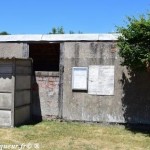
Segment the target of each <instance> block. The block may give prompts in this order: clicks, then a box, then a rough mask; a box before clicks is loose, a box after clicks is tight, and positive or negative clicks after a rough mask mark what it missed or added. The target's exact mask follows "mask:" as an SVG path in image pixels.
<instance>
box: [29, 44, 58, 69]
mask: <svg viewBox="0 0 150 150" xmlns="http://www.w3.org/2000/svg"><path fill="white" fill-rule="evenodd" d="M59 55H60V43H40V44H35V43H31V44H29V57H30V58H32V59H33V70H34V71H59Z"/></svg>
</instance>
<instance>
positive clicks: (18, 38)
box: [0, 33, 120, 42]
mask: <svg viewBox="0 0 150 150" xmlns="http://www.w3.org/2000/svg"><path fill="white" fill-rule="evenodd" d="M119 35H120V34H118V33H106V34H18V35H0V42H31V41H32V42H38V41H39V42H40V41H47V42H59V41H62V42H65V41H66V42H67V41H117V40H118V37H119Z"/></svg>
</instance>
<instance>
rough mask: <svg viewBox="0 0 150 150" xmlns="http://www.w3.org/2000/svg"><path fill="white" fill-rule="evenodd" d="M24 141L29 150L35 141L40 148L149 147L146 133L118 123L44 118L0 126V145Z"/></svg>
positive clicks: (146, 149) (141, 149) (123, 149)
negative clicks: (48, 119) (5, 126)
mask: <svg viewBox="0 0 150 150" xmlns="http://www.w3.org/2000/svg"><path fill="white" fill-rule="evenodd" d="M23 143H24V144H26V145H27V144H28V143H31V144H32V148H30V149H34V148H33V146H34V144H36V143H38V144H39V147H40V148H39V149H40V150H78V149H79V150H150V136H149V135H148V134H142V133H133V132H131V131H129V130H126V129H125V128H124V126H119V125H108V126H104V125H98V124H84V123H71V122H58V121H43V122H41V123H38V124H36V125H25V126H21V127H17V128H1V129H0V144H1V145H2V144H3V145H4V144H5V145H7V144H8V145H9V144H17V145H21V144H23ZM24 149H25V148H24ZM26 149H27V148H26Z"/></svg>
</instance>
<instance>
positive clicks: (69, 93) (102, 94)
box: [0, 34, 150, 124]
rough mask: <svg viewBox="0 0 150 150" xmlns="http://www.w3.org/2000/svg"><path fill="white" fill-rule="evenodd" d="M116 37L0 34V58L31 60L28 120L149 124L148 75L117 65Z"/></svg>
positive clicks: (109, 35)
mask: <svg viewBox="0 0 150 150" xmlns="http://www.w3.org/2000/svg"><path fill="white" fill-rule="evenodd" d="M117 38H118V34H70V35H69V34H68V35H67V34H64V35H5V36H0V58H13V57H15V58H21V59H28V58H32V59H33V75H32V88H31V90H32V115H33V117H34V118H41V119H42V118H43V119H51V118H63V119H65V120H78V121H91V122H94V121H95V122H108V123H110V122H111V123H112V122H114V123H142V124H149V123H150V92H149V91H150V76H149V75H148V74H147V73H134V74H133V75H132V74H129V73H128V70H127V69H126V68H125V67H122V66H121V65H120V57H119V56H118V47H117V44H116V42H117ZM81 83H82V84H81ZM20 84H24V81H22V83H20ZM83 86H84V87H83Z"/></svg>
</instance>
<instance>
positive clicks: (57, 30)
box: [49, 26, 65, 34]
mask: <svg viewBox="0 0 150 150" xmlns="http://www.w3.org/2000/svg"><path fill="white" fill-rule="evenodd" d="M64 33H65V31H64V28H63V27H62V26H61V27H57V28H56V27H53V28H52V31H51V32H50V33H49V34H64Z"/></svg>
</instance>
